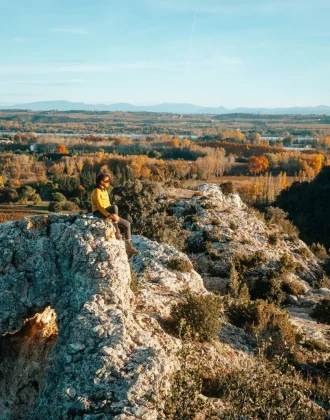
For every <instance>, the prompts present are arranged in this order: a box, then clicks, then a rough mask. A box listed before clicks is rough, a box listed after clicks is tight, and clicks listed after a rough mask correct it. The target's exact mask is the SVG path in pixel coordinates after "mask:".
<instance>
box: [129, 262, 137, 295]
mask: <svg viewBox="0 0 330 420" xmlns="http://www.w3.org/2000/svg"><path fill="white" fill-rule="evenodd" d="M130 270H131V283H130V287H131V290H132V292H134V293H135V292H138V291H139V284H138V281H137V278H136V272H135V271H134V270H133V268H132V266H131V265H130Z"/></svg>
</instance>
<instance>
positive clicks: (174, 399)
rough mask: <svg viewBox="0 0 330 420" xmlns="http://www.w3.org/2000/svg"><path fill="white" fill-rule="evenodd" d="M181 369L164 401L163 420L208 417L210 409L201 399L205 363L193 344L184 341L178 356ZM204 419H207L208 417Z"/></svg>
mask: <svg viewBox="0 0 330 420" xmlns="http://www.w3.org/2000/svg"><path fill="white" fill-rule="evenodd" d="M177 356H178V359H179V363H180V369H178V370H177V371H176V372H175V373H174V375H173V379H172V383H171V392H170V394H168V395H167V396H166V397H165V398H164V400H165V404H164V409H163V410H162V407H160V410H158V411H163V416H162V417H161V418H163V419H169V420H194V419H196V418H199V417H197V416H199V415H204V416H205V415H207V411H208V407H207V405H206V403H205V401H204V400H203V399H201V398H200V394H201V391H202V386H203V380H202V374H203V364H204V363H205V362H204V361H203V359H202V358H201V357H200V355H199V354H198V352H197V351H196V349H195V347H194V345H193V343H191V342H189V341H184V342H183V346H182V349H181V350H180V351H179V352H178V354H177ZM204 416H203V417H202V418H207V417H204Z"/></svg>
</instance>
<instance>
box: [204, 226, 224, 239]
mask: <svg viewBox="0 0 330 420" xmlns="http://www.w3.org/2000/svg"><path fill="white" fill-rule="evenodd" d="M220 235H222V230H221V229H220V228H217V227H214V228H212V229H211V230H205V231H204V238H205V239H206V240H207V241H210V242H219V240H220Z"/></svg>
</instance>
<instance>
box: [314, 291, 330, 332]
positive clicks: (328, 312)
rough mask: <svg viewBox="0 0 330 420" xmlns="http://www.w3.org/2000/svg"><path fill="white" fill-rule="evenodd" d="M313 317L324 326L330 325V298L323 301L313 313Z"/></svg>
mask: <svg viewBox="0 0 330 420" xmlns="http://www.w3.org/2000/svg"><path fill="white" fill-rule="evenodd" d="M312 316H313V317H314V318H315V319H316V320H317V321H318V322H321V323H322V324H329V325H330V297H327V298H325V299H321V300H320V302H319V303H318V304H317V306H316V307H315V308H314V310H313V312H312Z"/></svg>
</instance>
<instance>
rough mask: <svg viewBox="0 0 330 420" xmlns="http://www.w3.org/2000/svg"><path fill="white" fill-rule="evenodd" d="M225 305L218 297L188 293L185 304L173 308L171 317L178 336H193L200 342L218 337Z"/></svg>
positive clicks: (181, 303)
mask: <svg viewBox="0 0 330 420" xmlns="http://www.w3.org/2000/svg"><path fill="white" fill-rule="evenodd" d="M222 308H223V305H222V302H221V299H220V298H219V297H218V296H215V295H212V294H208V295H193V294H191V293H188V294H187V296H186V297H185V299H184V301H183V302H180V303H178V304H176V305H175V306H173V308H172V311H171V316H172V320H173V328H174V331H175V332H176V333H177V334H183V335H184V334H185V333H186V332H187V331H191V334H192V335H193V336H195V337H196V338H198V340H200V341H209V340H212V339H214V338H216V337H218V334H219V331H220V327H221V324H222V319H221V311H222Z"/></svg>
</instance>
